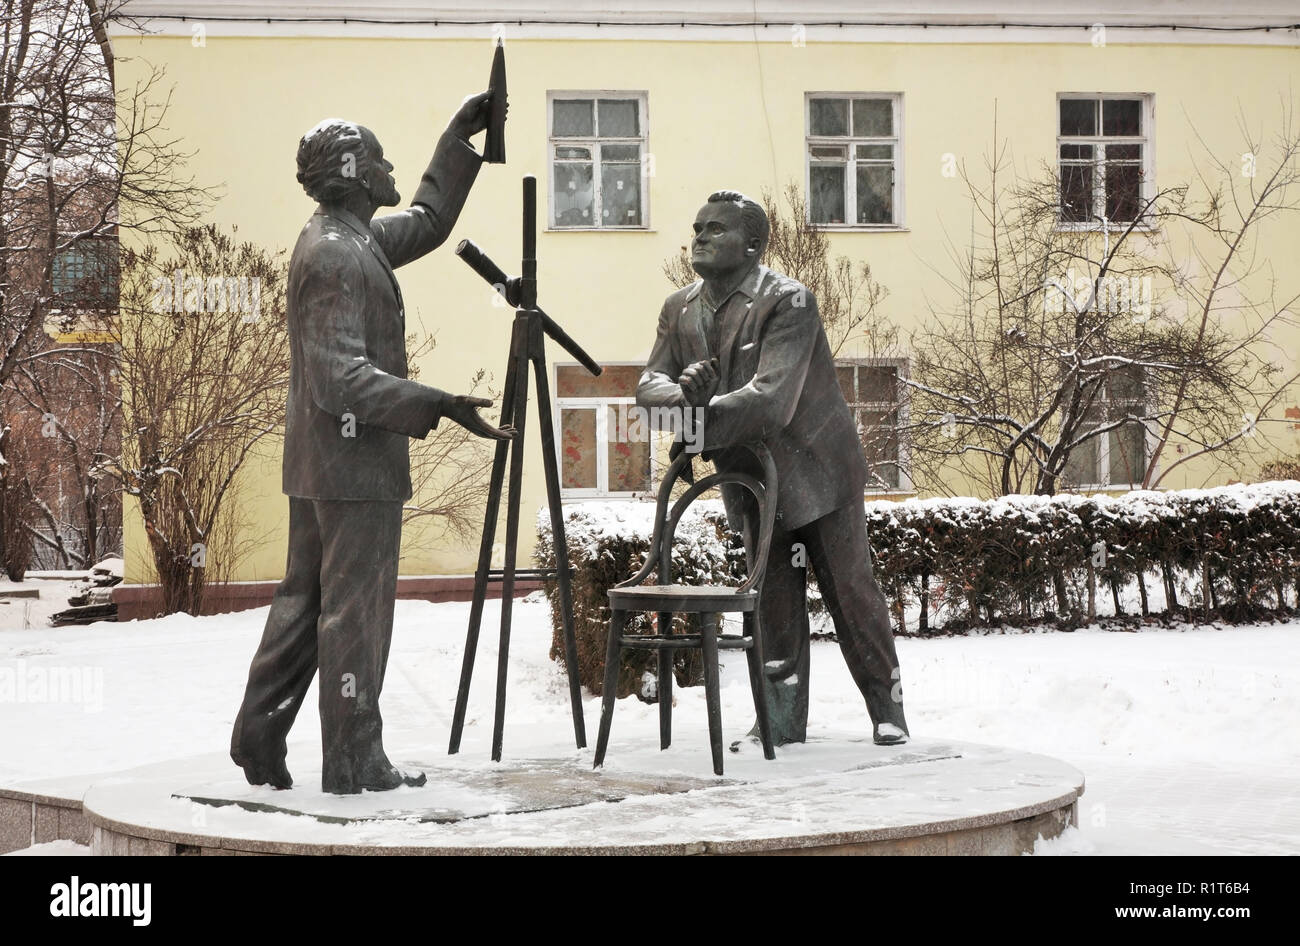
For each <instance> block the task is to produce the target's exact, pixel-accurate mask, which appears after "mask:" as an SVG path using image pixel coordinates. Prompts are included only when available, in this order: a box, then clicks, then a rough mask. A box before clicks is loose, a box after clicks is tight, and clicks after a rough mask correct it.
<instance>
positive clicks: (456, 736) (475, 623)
mask: <svg viewBox="0 0 1300 946" xmlns="http://www.w3.org/2000/svg"><path fill="white" fill-rule="evenodd" d="M521 334H522V330H521V327H520V326H519V325H518V324H516V326H515V328H514V330H513V331H512V332H511V336H510V358H509V360H508V362H507V364H506V380H505V389H504V390H503V391H502V392H501V426H503V427H504V426H506V425H507V424H510V423H513V420H514V414H515V379H516V377H517V376H518V371H517V370H516V357H517V356H516V351H520V352H523V353H524V354H525V355H526V345H525V344H524V341H525V340H520V341H519V343H518V344H517V343H516V336H518V335H521ZM525 364H527V362H526V361H525ZM526 396H527V392H525V397H526ZM519 439H520V438H519V437H518V435H516V437H515V439H514V440H513V441H512V440H500V441H498V442H497V446H496V454H495V455H494V457H493V459H492V477H491V479H490V480H489V482H488V499H487V509H486V511H485V512H484V514H483V537H482V539H481V540H480V542H479V550H478V567H477V569H476V570H475V572H474V598H473V603H472V604H471V605H470V611H469V630H468V632H467V633H466V635H465V656H464V658H463V660H462V661H461V668H460V687H459V688H458V689H457V691H456V712H455V715H454V716H453V717H452V720H451V742H450V744H449V745H448V747H447V753H448V755H455V754H456V753H457V752H459V751H460V738H461V734H462V732H463V730H464V728H465V710H466V707H467V705H468V703H469V687H470V681H471V680H472V679H473V677H474V657H475V655H476V654H477V652H478V635H479V628H480V626H481V625H482V623H483V602H484V600H485V599H486V598H487V584H488V573H489V571H490V570H491V568H492V542H493V540H494V539H495V538H496V529H497V515H498V514H499V513H500V510H501V486H502V483H503V481H504V479H505V471H506V456H507V454H508V453H509V451H510V450H511V448H512V446H513V445H514V444H517V443H518V442H519Z"/></svg>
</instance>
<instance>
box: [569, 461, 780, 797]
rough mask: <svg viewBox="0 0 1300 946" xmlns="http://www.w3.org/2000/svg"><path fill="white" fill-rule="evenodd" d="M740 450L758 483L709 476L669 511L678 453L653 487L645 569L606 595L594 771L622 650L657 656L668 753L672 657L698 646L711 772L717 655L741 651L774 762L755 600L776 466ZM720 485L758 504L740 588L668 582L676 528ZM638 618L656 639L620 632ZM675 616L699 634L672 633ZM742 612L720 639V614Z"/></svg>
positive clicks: (682, 466) (717, 755) (683, 465)
mask: <svg viewBox="0 0 1300 946" xmlns="http://www.w3.org/2000/svg"><path fill="white" fill-rule="evenodd" d="M745 449H748V450H749V451H750V452H751V453H753V454H754V456H755V457H757V459H758V462H759V464H760V466H761V467H762V469H763V478H762V480H761V481H760V480H759V479H758V478H756V477H754V476H751V475H749V474H747V473H741V472H732V473H714V474H711V475H710V476H706V477H704V478H703V479H701V480H699V481H698V482H696V483H695V484H694V485H693V486H691V488H690V489H689V490H687V491H686V492H685V493H684V494H683V495H682V497H681V498H680V499H678V500H677V502H676V503H675V504H674V505H673V507H672V512H671V513H669V511H668V500H669V497H670V495H671V494H672V489H673V485H674V484H675V483H676V482H677V480H678V479H679V478H681V477H682V476H683V475H684V474H685V473H686V471H688V470H690V464H691V459H692V457H691V454H689V453H682V454H681V455H679V456H678V457H677V459H676V460H674V461H673V463H672V465H671V466H670V467H669V468H668V472H667V474H666V475H665V476H664V480H663V483H662V484H661V485H660V487H659V497H658V502H657V506H656V510H655V528H654V536H653V537H652V538H651V540H650V552H649V554H648V555H647V557H646V562H645V565H644V566H642V568H641V570H640V571H639V572H637V574H636V575H635V576H633V577H632V578H630V579H628V580H627V581H625V582H623V583H621V584H619V585H616V586H615V587H613V588H611V589H610V590H609V592H608V594H609V609H610V622H609V640H608V643H607V646H606V648H605V684H604V693H603V698H602V702H601V708H600V736H599V738H598V739H597V742H596V759H595V767H599V766H601V765H602V764H603V763H604V761H605V750H606V748H607V747H608V745H609V729H610V724H611V722H612V720H613V716H614V702H615V697H616V695H617V692H616V691H617V688H618V675H619V661H620V659H621V657H622V653H623V651H624V650H655V651H658V654H659V664H658V691H659V692H658V697H659V748H660V749H661V750H662V749H667V748H668V746H669V744H670V743H671V741H672V712H673V696H672V687H673V652H674V651H675V650H678V649H682V648H698V649H699V650H700V651H701V655H702V657H703V660H704V693H705V702H706V704H707V707H708V717H709V746H710V748H711V749H712V751H713V771H714V773H716V774H717V775H721V774H722V708H721V697H720V693H719V684H718V651H719V650H728V649H737V650H744V651H746V656H747V657H748V660H749V685H750V689H751V690H752V691H753V695H754V710H755V712H756V713H757V714H758V731H759V738H760V740H761V742H762V745H763V756H764V757H765V758H767V759H774V758H776V754H775V753H774V752H773V751H772V733H771V729H770V727H769V724H768V717H767V700H766V698H765V690H766V687H767V675H766V673H765V671H764V662H763V629H762V622H761V621H760V619H759V609H758V602H759V595H760V592H761V590H762V582H763V572H764V571H765V570H766V568H767V555H768V547H769V546H770V545H771V540H772V528H773V523H774V519H775V516H776V465H775V464H774V463H773V462H772V456H771V454H770V453H768V451H767V448H766V447H764V446H763V445H762V444H746V445H745ZM724 483H735V484H738V485H740V486H743V487H745V488H746V489H748V490H749V491H750V492H751V493H753V495H754V499H755V501H756V502H757V504H758V521H759V535H758V543H757V545H756V546H755V551H756V553H757V555H756V557H755V559H754V565H753V568H752V569H751V570H750V574H749V577H748V578H747V579H746V580H745V582H744V583H743V584H742V585H740V586H739V587H736V588H733V587H730V586H728V585H675V584H672V545H673V535H674V533H675V532H676V530H677V524H678V522H680V521H681V518H682V514H683V513H684V512H685V511H686V508H687V507H688V506H689V505H690V504H691V502H692V501H694V500H695V499H696V497H698V496H699V495H700V494H701V493H703V492H704V491H706V490H708V489H711V488H712V487H714V486H719V485H722V484H724ZM656 565H658V567H659V583H658V584H655V585H646V584H642V582H643V581H644V580H645V579H646V578H647V577H648V576H649V575H650V572H651V570H652V569H654V567H655V566H656ZM637 613H654V614H656V615H657V616H658V619H657V633H650V634H626V633H624V631H625V629H626V627H627V623H628V618H629V616H630V615H632V614H637ZM675 613H681V614H696V615H698V616H699V625H700V632H699V633H698V634H674V633H673V632H672V616H673V614H675ZM720 613H721V614H727V613H740V614H742V615H744V617H743V624H742V629H743V633H741V634H721V633H719V631H718V615H719V614H720Z"/></svg>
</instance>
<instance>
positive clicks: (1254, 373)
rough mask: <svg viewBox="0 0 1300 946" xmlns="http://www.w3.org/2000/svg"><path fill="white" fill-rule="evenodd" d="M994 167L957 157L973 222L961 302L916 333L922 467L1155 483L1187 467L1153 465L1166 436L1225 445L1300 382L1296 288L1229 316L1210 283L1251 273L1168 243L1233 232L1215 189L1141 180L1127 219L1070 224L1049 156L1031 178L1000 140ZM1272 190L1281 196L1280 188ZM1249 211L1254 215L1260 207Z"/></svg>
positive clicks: (1081, 481) (1269, 197)
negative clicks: (1143, 185) (1184, 257)
mask: <svg viewBox="0 0 1300 946" xmlns="http://www.w3.org/2000/svg"><path fill="white" fill-rule="evenodd" d="M994 140H995V142H997V135H996V120H995V125H994ZM1296 153H1297V149H1296V141H1295V139H1294V137H1291V138H1290V139H1289V144H1288V145H1287V146H1286V147H1285V148H1283V155H1284V156H1283V159H1282V163H1283V164H1284V165H1289V166H1290V167H1291V170H1290V171H1289V172H1283V173H1282V174H1280V175H1278V176H1277V177H1276V178H1275V179H1276V180H1279V181H1281V180H1290V179H1291V178H1290V175H1292V174H1294V171H1295V167H1294V165H1295V156H1296ZM985 170H986V172H987V175H986V177H984V178H982V179H981V180H979V181H977V180H976V179H975V178H974V176H973V175H972V174H971V173H969V172H968V170H967V169H966V168H965V167H964V166H963V168H962V179H963V181H964V183H965V186H966V188H967V193H968V196H969V199H970V202H971V207H972V226H971V235H970V241H969V245H968V246H967V247H966V248H964V249H963V250H961V251H957V252H954V254H953V255H954V258H955V263H956V266H955V269H956V270H957V275H956V276H955V277H945V280H946V282H947V285H948V287H949V289H950V290H951V294H952V297H953V298H954V299H955V300H956V302H955V304H954V305H952V306H950V307H948V308H946V309H932V312H931V318H930V319H929V320H928V321H927V323H926V324H925V325H924V326H923V327H922V328H921V329H920V330H918V331H917V332H915V333H914V334H913V336H912V339H911V348H912V353H913V359H914V362H913V377H912V379H911V380H910V381H909V382H908V383H909V385H910V386H911V387H912V389H913V396H912V405H911V421H910V423H909V425H908V427H907V430H906V431H905V433H906V435H907V436H908V437H909V439H910V440H911V442H912V457H913V463H914V470H913V478H914V480H915V481H917V482H918V483H921V484H923V485H924V486H925V487H926V488H928V489H931V490H934V491H936V492H945V491H946V492H951V491H952V490H953V483H954V478H953V477H952V473H953V472H954V470H960V471H961V472H962V473H963V474H964V475H965V477H966V478H967V480H974V481H975V482H976V483H978V484H980V485H981V487H982V488H983V490H985V491H986V492H987V493H989V494H992V495H1003V494H1007V493H1017V492H1032V493H1040V494H1048V493H1053V492H1056V491H1057V490H1058V489H1059V488H1061V487H1062V486H1067V487H1068V486H1075V485H1077V486H1098V485H1114V486H1118V485H1125V486H1127V485H1137V484H1143V485H1148V486H1154V485H1156V484H1157V483H1158V482H1159V478H1160V476H1162V475H1163V473H1164V472H1167V471H1168V469H1170V468H1171V467H1172V466H1174V465H1177V464H1171V465H1170V466H1169V467H1166V468H1165V470H1164V471H1163V472H1161V473H1160V474H1159V475H1156V473H1155V471H1156V470H1157V466H1156V461H1157V460H1158V458H1159V452H1160V450H1162V449H1163V448H1164V446H1165V445H1166V444H1168V443H1169V441H1170V438H1171V437H1173V436H1176V437H1179V438H1181V439H1183V440H1185V441H1187V442H1189V443H1191V444H1193V445H1194V448H1195V449H1194V450H1193V452H1192V453H1190V454H1188V455H1187V458H1188V459H1190V458H1191V457H1192V456H1196V455H1203V454H1206V453H1218V454H1220V455H1221V456H1223V457H1224V458H1225V459H1227V458H1228V456H1229V450H1230V448H1231V447H1233V445H1234V444H1239V443H1241V442H1242V440H1243V437H1244V436H1246V435H1248V434H1253V432H1254V423H1253V420H1252V416H1253V417H1258V416H1261V414H1259V413H1255V414H1253V415H1252V414H1251V411H1252V410H1254V411H1264V410H1266V409H1267V408H1268V407H1269V406H1271V405H1273V404H1275V403H1276V402H1277V400H1278V399H1279V398H1280V396H1281V392H1282V391H1284V390H1285V389H1286V388H1287V386H1288V385H1289V384H1290V382H1291V381H1292V380H1294V378H1288V377H1279V376H1278V372H1277V369H1276V367H1275V365H1274V363H1273V356H1274V355H1275V352H1274V351H1272V350H1270V348H1269V343H1268V339H1269V338H1270V336H1271V334H1272V333H1273V332H1275V331H1276V329H1277V328H1278V327H1279V326H1280V324H1281V323H1282V322H1283V321H1287V320H1289V319H1290V316H1289V315H1288V313H1287V312H1286V311H1285V309H1286V305H1287V304H1289V303H1290V301H1291V300H1287V301H1286V302H1282V303H1280V304H1277V305H1274V306H1271V307H1267V308H1266V309H1261V308H1260V307H1259V306H1258V305H1252V303H1251V302H1250V301H1249V300H1248V299H1247V298H1246V297H1244V296H1241V297H1240V298H1241V299H1242V300H1243V301H1242V302H1241V303H1240V304H1239V306H1238V307H1237V308H1236V310H1235V311H1233V312H1232V313H1231V317H1225V316H1226V315H1227V310H1226V308H1225V307H1223V306H1216V305H1215V302H1214V299H1215V296H1216V295H1217V294H1219V293H1222V292H1223V291H1224V290H1225V289H1226V288H1227V287H1228V286H1229V285H1231V286H1234V287H1237V283H1238V280H1239V279H1245V277H1244V276H1242V275H1241V274H1239V273H1233V271H1232V268H1231V267H1230V266H1228V265H1227V264H1226V263H1224V265H1222V266H1220V267H1219V268H1218V269H1217V270H1213V269H1211V270H1210V275H1209V277H1208V281H1204V280H1205V278H1206V277H1204V276H1203V274H1204V272H1205V271H1206V270H1205V267H1204V266H1202V267H1200V268H1195V267H1188V266H1187V265H1185V264H1183V263H1180V262H1179V261H1177V260H1175V259H1173V258H1172V257H1171V252H1172V250H1171V248H1172V247H1176V246H1180V245H1183V244H1185V243H1187V242H1190V243H1191V244H1192V245H1193V246H1196V245H1197V244H1196V240H1197V239H1200V240H1202V241H1203V240H1204V238H1205V235H1206V234H1209V235H1211V236H1214V237H1215V238H1217V239H1222V236H1223V234H1224V233H1225V232H1226V231H1225V229H1224V227H1223V223H1222V219H1223V218H1222V213H1221V211H1220V210H1219V208H1218V206H1217V205H1216V203H1215V200H1213V199H1211V200H1209V201H1208V202H1207V203H1205V204H1202V203H1200V202H1198V201H1197V200H1195V199H1194V198H1192V197H1190V196H1189V191H1190V190H1191V187H1190V185H1186V184H1180V185H1176V186H1173V187H1166V188H1163V189H1160V190H1158V191H1153V192H1151V193H1149V194H1146V195H1142V196H1138V192H1137V191H1136V190H1135V192H1134V196H1133V198H1132V202H1131V204H1130V205H1129V206H1126V207H1117V208H1115V209H1116V211H1117V212H1116V214H1115V216H1116V217H1123V218H1124V222H1122V223H1117V222H1116V221H1114V220H1109V219H1106V218H1104V217H1101V216H1096V217H1094V219H1093V221H1092V223H1093V226H1091V227H1078V226H1064V225H1062V220H1063V218H1064V217H1065V212H1064V209H1063V207H1064V203H1065V202H1066V201H1067V200H1068V198H1063V197H1062V182H1061V179H1060V177H1059V175H1058V172H1057V170H1056V168H1054V167H1045V168H1043V169H1042V171H1041V172H1040V173H1038V174H1037V175H1036V176H1033V177H1031V178H1028V179H1020V178H1018V177H1017V176H1016V175H1015V174H1014V172H1013V171H1012V168H1011V162H1010V161H1009V159H1008V148H1007V145H1006V144H1005V143H1001V142H997V143H996V144H995V154H994V156H993V157H991V158H989V159H987V160H986V162H985ZM1096 173H1098V174H1100V173H1104V169H1097V170H1096ZM1008 178H1010V179H1009V180H1008ZM1283 189H1284V188H1283ZM1265 192H1266V196H1264V198H1263V199H1264V200H1265V201H1268V202H1272V204H1278V201H1279V200H1280V199H1281V195H1280V194H1279V190H1278V188H1272V189H1269V188H1267V187H1266V188H1264V189H1263V191H1261V193H1265ZM1210 193H1211V194H1213V193H1214V191H1212V190H1211V192H1210ZM1274 209H1281V205H1280V204H1278V205H1277V206H1276V207H1275V208H1274ZM1072 216H1074V217H1077V216H1078V214H1077V212H1076V213H1075V214H1073V215H1072ZM1245 216H1246V219H1245V222H1244V223H1243V224H1242V228H1243V229H1245V230H1249V229H1251V228H1252V227H1254V226H1256V225H1257V223H1258V220H1259V219H1260V216H1259V215H1256V216H1254V217H1253V218H1252V217H1251V216H1250V214H1249V212H1247V214H1246V215H1245ZM1173 233H1177V234H1179V235H1180V236H1182V237H1183V238H1184V239H1183V240H1176V239H1173V238H1172V236H1171V235H1172V234H1173ZM1240 235H1241V233H1240V230H1239V231H1237V232H1235V233H1233V234H1230V240H1229V242H1232V241H1233V240H1235V239H1237V238H1239V237H1240ZM1195 258H1196V259H1198V260H1202V261H1203V260H1204V259H1205V256H1204V251H1203V250H1200V249H1198V250H1197V251H1196V254H1195ZM1198 280H1202V281H1201V282H1198ZM1238 288H1240V287H1238ZM1272 298H1273V297H1272V296H1270V299H1272ZM1189 311H1190V312H1198V313H1199V317H1198V318H1196V319H1189V318H1188V313H1189ZM1247 312H1249V313H1250V314H1251V315H1252V318H1251V319H1248V320H1247V319H1243V317H1242V316H1243V314H1244V313H1247ZM1243 418H1244V419H1245V423H1244V424H1243ZM1179 462H1180V463H1181V462H1182V461H1181V460H1180V461H1179Z"/></svg>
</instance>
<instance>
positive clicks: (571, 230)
mask: <svg viewBox="0 0 1300 946" xmlns="http://www.w3.org/2000/svg"><path fill="white" fill-rule="evenodd" d="M543 232H544V233H658V232H659V231H658V230H655V229H653V228H652V227H547V228H546V229H545V230H544V231H543Z"/></svg>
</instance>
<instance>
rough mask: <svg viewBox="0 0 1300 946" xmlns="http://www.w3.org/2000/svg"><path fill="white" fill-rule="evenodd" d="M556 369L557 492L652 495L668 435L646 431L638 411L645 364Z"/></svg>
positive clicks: (566, 494)
mask: <svg viewBox="0 0 1300 946" xmlns="http://www.w3.org/2000/svg"><path fill="white" fill-rule="evenodd" d="M602 367H603V368H604V371H603V373H602V374H601V375H600V376H599V377H592V376H591V373H590V372H588V371H587V369H586V368H584V367H582V366H581V365H563V364H561V365H556V366H555V413H556V418H555V428H556V431H557V434H558V439H559V442H558V444H557V449H558V451H559V454H560V490H561V495H562V496H563V497H564V498H566V499H569V498H573V499H577V498H583V497H595V496H613V497H618V496H622V497H629V498H636V497H641V496H648V495H651V494H653V492H654V489H655V485H656V483H657V480H658V477H659V476H660V475H662V470H661V467H662V465H663V459H664V457H665V456H666V455H667V450H668V446H669V445H670V443H671V439H672V438H671V435H670V434H666V433H659V432H657V431H650V430H648V429H647V428H648V424H646V423H643V422H642V420H641V418H639V417H638V412H637V410H636V386H637V382H638V381H639V380H640V379H641V372H642V371H644V370H645V365H644V364H610V365H603V366H602Z"/></svg>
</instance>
